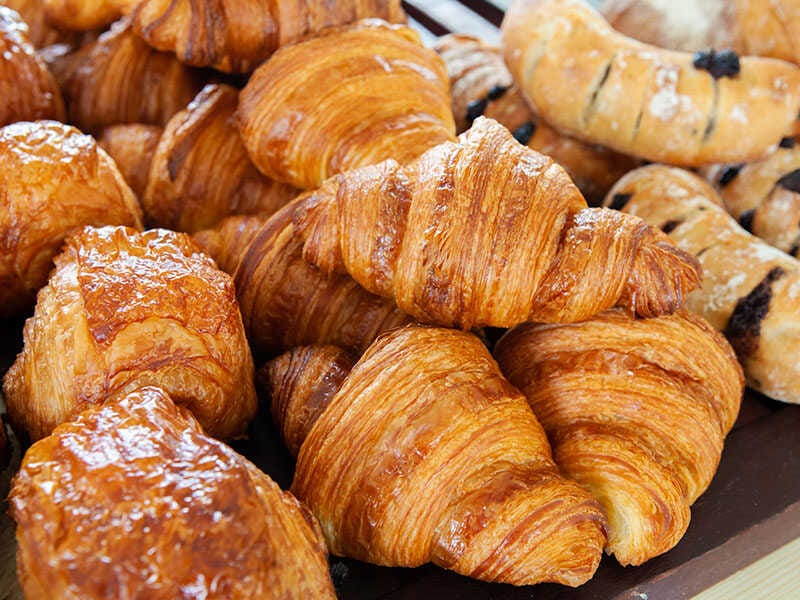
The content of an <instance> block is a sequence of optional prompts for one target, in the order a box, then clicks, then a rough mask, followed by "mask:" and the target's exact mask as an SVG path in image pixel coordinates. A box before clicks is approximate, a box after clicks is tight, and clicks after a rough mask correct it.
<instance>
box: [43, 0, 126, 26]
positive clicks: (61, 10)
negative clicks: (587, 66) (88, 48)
mask: <svg viewBox="0 0 800 600" xmlns="http://www.w3.org/2000/svg"><path fill="white" fill-rule="evenodd" d="M137 2H138V0H43V3H44V7H45V17H46V19H47V22H48V23H50V24H51V25H55V26H56V27H60V28H62V29H71V30H74V31H89V30H92V29H103V28H104V27H106V26H108V25H110V24H111V23H113V22H114V21H116V20H117V19H119V18H120V17H121V16H122V15H123V14H125V13H127V12H128V11H129V10H130V9H131V8H133V6H134V5H135V4H136V3H137Z"/></svg>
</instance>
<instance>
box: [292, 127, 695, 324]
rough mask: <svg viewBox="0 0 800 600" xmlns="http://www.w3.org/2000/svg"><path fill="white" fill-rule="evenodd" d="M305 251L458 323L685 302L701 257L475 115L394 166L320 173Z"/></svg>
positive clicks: (656, 308) (423, 315)
mask: <svg viewBox="0 0 800 600" xmlns="http://www.w3.org/2000/svg"><path fill="white" fill-rule="evenodd" d="M295 221H296V226H297V228H298V231H299V232H300V233H301V234H302V235H303V237H304V238H305V240H306V242H305V246H304V249H303V256H304V258H306V260H308V261H309V262H311V263H312V264H315V265H317V266H319V267H320V268H321V269H322V271H323V272H325V273H331V272H334V271H336V272H347V273H349V274H350V275H351V276H352V277H353V279H355V280H356V281H357V282H358V283H360V284H361V285H362V286H364V287H365V288H366V289H367V290H369V291H370V292H372V293H374V294H378V295H380V296H384V297H387V298H394V300H395V302H396V303H397V306H398V307H399V308H400V309H401V310H403V311H405V312H407V313H408V314H410V315H412V316H414V317H416V318H418V319H420V320H423V321H426V322H432V323H436V324H439V325H446V326H456V327H461V328H464V329H471V328H473V327H481V326H485V325H490V326H494V327H510V326H512V325H516V324H517V323H522V322H525V321H542V322H569V321H580V320H582V319H586V318H588V317H590V316H592V315H593V314H596V313H598V312H600V311H602V310H605V309H607V308H610V307H612V306H615V305H620V306H626V307H627V308H628V309H629V310H631V311H634V312H636V313H637V314H639V315H641V316H656V315H660V314H664V313H669V312H672V311H674V310H675V309H677V308H679V307H680V306H681V305H682V304H683V302H684V297H685V295H686V294H687V293H688V292H690V291H691V290H692V289H694V288H695V287H696V286H697V285H698V284H699V278H700V272H699V270H698V266H697V262H696V261H695V260H694V259H693V258H692V257H691V256H689V255H688V254H686V253H684V252H681V251H680V250H678V249H677V248H675V247H674V246H673V245H672V244H671V243H670V242H669V238H668V237H667V236H666V235H664V234H662V233H661V232H660V231H658V230H656V229H654V228H651V227H648V226H647V225H646V224H644V223H643V222H642V221H640V220H639V219H631V218H629V217H623V215H621V214H620V213H615V212H614V211H608V210H604V209H590V208H586V202H585V200H584V199H583V197H582V196H581V194H580V192H579V191H578V189H577V188H576V187H575V186H574V184H573V183H572V181H570V179H569V177H568V176H567V174H566V173H565V172H564V170H563V169H561V167H559V166H558V165H556V164H555V163H554V162H553V161H552V159H550V158H548V157H546V156H543V155H541V154H538V153H537V152H535V151H533V150H531V149H529V148H526V147H525V146H522V145H520V144H518V143H517V142H515V141H514V139H513V138H512V137H511V134H510V133H509V132H508V130H507V129H505V128H504V127H502V126H501V125H499V124H498V123H497V122H495V121H491V120H489V119H485V118H483V117H481V118H479V119H478V120H477V121H475V124H474V125H473V126H472V128H471V129H470V130H469V131H467V132H466V133H464V134H462V135H461V137H460V138H459V141H458V143H450V142H448V143H444V144H441V145H440V146H437V147H435V148H433V149H432V150H430V151H428V152H426V153H425V154H424V155H423V156H422V157H420V158H419V159H418V160H417V161H415V162H414V163H412V164H411V165H409V166H407V167H402V166H400V165H398V164H397V162H396V161H393V160H388V161H385V162H383V163H381V164H379V165H373V166H369V167H364V168H362V169H359V170H357V171H351V172H349V173H345V174H342V175H339V176H337V177H334V178H332V179H330V180H328V181H327V182H326V183H325V184H324V185H323V186H322V187H321V188H320V189H319V190H317V191H315V192H309V195H308V196H307V197H306V198H305V199H304V207H303V210H302V212H301V213H300V214H299V215H298V217H297V218H296V220H295Z"/></svg>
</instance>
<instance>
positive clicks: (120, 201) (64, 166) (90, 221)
mask: <svg viewBox="0 0 800 600" xmlns="http://www.w3.org/2000/svg"><path fill="white" fill-rule="evenodd" d="M0 164H2V165H3V167H2V168H0V197H2V198H3V204H2V205H1V206H0V317H2V316H6V317H7V316H10V315H14V314H20V313H23V312H25V311H27V310H28V309H29V308H30V307H31V306H32V305H33V300H34V297H35V295H36V291H37V290H38V289H39V288H40V287H42V286H43V285H44V284H45V283H47V274H48V273H49V271H50V269H51V268H52V266H53V257H54V256H55V255H56V253H57V252H58V250H59V248H60V247H61V244H62V242H63V241H64V239H65V238H66V237H67V236H68V235H70V234H72V233H73V232H75V231H77V230H79V229H80V228H82V227H83V226H84V225H96V226H100V225H128V226H130V227H136V228H139V229H141V227H142V222H141V209H140V208H139V204H138V203H137V202H136V198H135V196H134V195H133V193H132V192H131V190H130V188H128V186H127V185H126V183H125V181H124V180H123V178H122V175H121V174H120V172H119V170H118V169H117V167H116V165H115V164H114V161H113V160H111V158H109V156H108V155H107V154H106V153H105V152H104V151H103V150H102V149H101V148H100V147H98V145H97V143H96V142H95V141H94V140H93V139H92V138H91V137H90V136H88V135H83V134H82V133H81V132H80V131H78V130H77V129H75V128H74V127H70V126H69V125H63V124H61V123H56V122H55V121H39V122H37V123H28V122H23V123H15V124H13V125H8V126H6V127H3V128H2V129H0Z"/></svg>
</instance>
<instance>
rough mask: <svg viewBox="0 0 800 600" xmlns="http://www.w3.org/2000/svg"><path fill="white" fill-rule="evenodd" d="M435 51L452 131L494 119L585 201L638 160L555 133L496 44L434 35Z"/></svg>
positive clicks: (599, 195) (599, 196) (594, 201)
mask: <svg viewBox="0 0 800 600" xmlns="http://www.w3.org/2000/svg"><path fill="white" fill-rule="evenodd" d="M436 51H437V52H438V53H439V55H440V56H441V57H442V59H443V60H444V63H445V65H446V66H447V72H448V75H449V76H450V95H451V97H452V107H453V116H454V117H455V119H456V131H457V132H458V133H461V132H463V131H465V130H467V129H469V127H470V126H471V125H472V122H473V121H474V120H475V119H476V118H477V117H479V116H481V115H484V116H486V117H488V118H491V119H495V120H496V121H497V122H499V123H500V124H501V125H503V126H504V127H506V128H507V129H508V130H509V131H511V132H512V133H513V134H514V137H515V138H516V140H517V141H518V142H520V143H521V144H525V145H526V146H528V147H529V148H533V149H534V150H536V151H537V152H541V153H542V154H546V155H548V156H550V157H551V158H552V159H553V160H554V161H555V162H556V163H558V164H559V165H561V166H562V167H563V168H564V170H565V171H566V172H567V174H568V175H569V176H570V177H571V178H572V181H574V182H575V185H577V186H578V189H579V190H580V191H581V193H582V194H583V195H584V197H585V198H586V199H587V200H588V202H589V204H590V205H595V206H596V205H598V204H600V203H601V202H602V201H603V198H604V197H605V195H606V192H608V190H609V189H610V188H611V186H612V185H614V183H615V182H616V181H617V179H619V178H620V177H622V176H623V175H624V174H625V173H627V172H628V171H630V170H631V169H633V168H635V167H636V166H637V165H638V164H639V163H638V161H636V160H635V159H633V158H630V157H628V156H625V155H622V154H618V153H617V152H614V151H612V150H608V149H607V148H603V147H602V146H597V145H594V144H584V143H583V142H580V141H578V140H576V139H573V138H570V137H567V136H565V135H561V134H560V133H558V132H557V131H556V130H555V129H553V128H552V127H550V126H549V125H547V123H545V122H544V121H542V120H541V119H539V118H537V117H536V116H535V115H534V114H533V113H532V112H531V110H530V108H528V105H527V104H526V103H525V99H524V98H523V97H522V93H521V92H520V91H519V88H518V87H517V86H516V85H515V84H514V81H513V79H512V78H511V74H510V73H509V72H508V69H507V68H506V66H505V63H504V62H503V56H502V52H501V50H500V48H499V47H497V46H492V45H490V44H487V43H485V42H483V41H481V40H480V39H478V38H476V37H473V36H469V35H458V34H450V35H447V36H444V37H443V38H440V39H439V41H438V43H437V45H436Z"/></svg>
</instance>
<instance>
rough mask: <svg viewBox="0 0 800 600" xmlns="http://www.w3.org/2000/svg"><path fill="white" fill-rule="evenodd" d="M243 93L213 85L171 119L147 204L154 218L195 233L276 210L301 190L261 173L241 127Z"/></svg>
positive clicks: (152, 220)
mask: <svg viewBox="0 0 800 600" xmlns="http://www.w3.org/2000/svg"><path fill="white" fill-rule="evenodd" d="M238 97H239V94H238V92H237V90H236V89H234V88H232V87H230V86H227V85H217V84H214V85H207V86H206V87H205V88H203V90H202V91H201V92H200V93H199V94H198V95H197V97H196V98H195V99H194V100H193V101H192V102H191V104H189V106H188V107H187V108H186V109H185V110H182V111H181V112H179V113H178V114H176V115H175V116H174V117H172V119H170V121H169V123H168V124H167V127H166V129H165V130H164V134H163V135H162V136H161V141H160V142H159V143H158V147H157V149H156V151H155V156H154V158H153V160H152V166H151V168H150V174H149V180H148V183H147V187H146V191H145V192H144V195H143V196H142V206H143V208H144V212H145V217H146V219H147V221H148V223H149V224H150V225H151V226H154V227H166V228H169V229H175V230H177V231H186V232H190V233H191V232H195V231H199V230H200V229H205V228H208V227H211V226H213V225H214V224H216V223H218V222H219V221H221V220H222V219H223V218H225V217H227V216H229V215H232V214H250V213H263V214H267V215H269V214H272V213H274V212H275V211H276V210H277V209H279V208H280V207H281V206H283V205H284V204H286V203H287V202H288V201H289V200H291V199H292V198H294V197H295V196H297V194H298V193H299V192H298V191H297V190H296V189H295V188H293V187H291V186H289V185H286V184H284V183H278V182H276V181H273V180H271V179H269V178H267V177H264V176H263V175H261V173H259V172H258V169H256V168H255V166H253V163H252V162H250V158H249V157H248V156H247V151H246V150H245V147H244V144H243V143H242V140H241V138H240V137H239V131H238V129H237V128H236V124H235V117H234V113H235V111H236V106H237V103H238Z"/></svg>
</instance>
